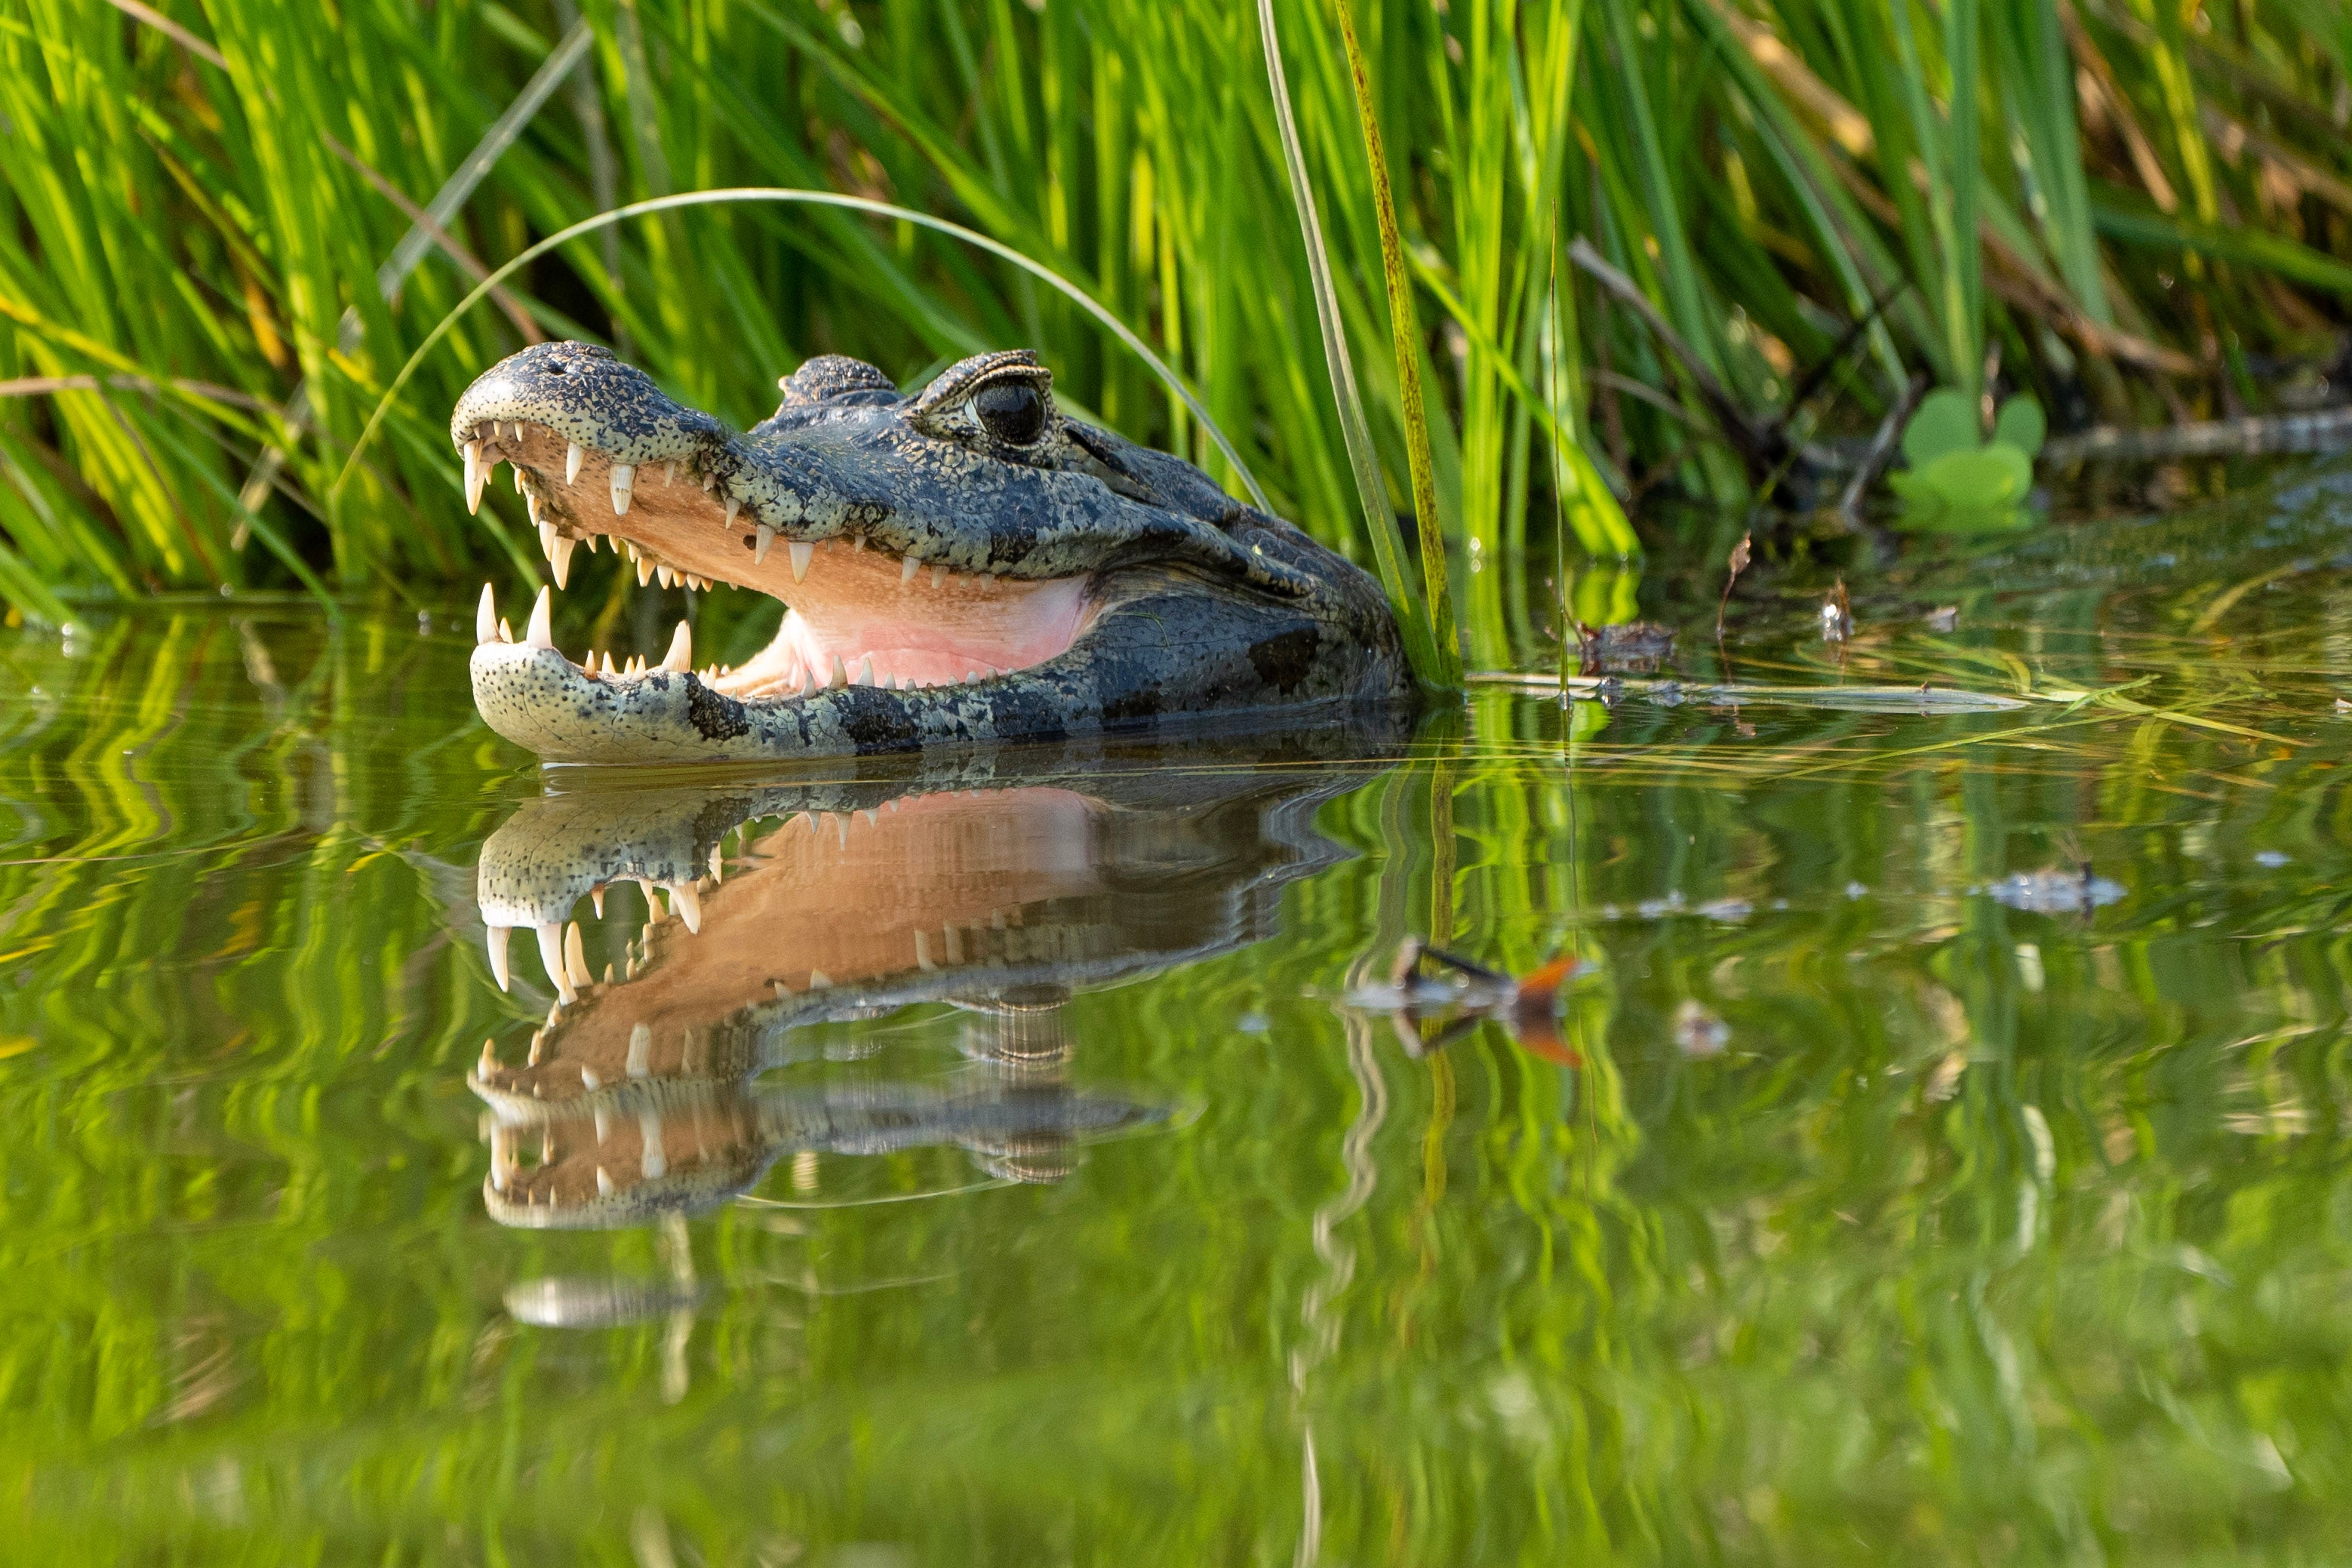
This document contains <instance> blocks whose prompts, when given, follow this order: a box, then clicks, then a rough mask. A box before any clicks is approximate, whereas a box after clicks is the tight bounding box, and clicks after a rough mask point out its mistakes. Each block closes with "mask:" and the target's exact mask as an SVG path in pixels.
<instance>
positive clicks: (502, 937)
mask: <svg viewBox="0 0 2352 1568" xmlns="http://www.w3.org/2000/svg"><path fill="white" fill-rule="evenodd" d="M489 933H490V978H491V979H493V980H495V981H497V982H498V983H499V990H501V991H504V990H505V989H506V988H507V928H506V927H505V926H492V927H490V928H489Z"/></svg>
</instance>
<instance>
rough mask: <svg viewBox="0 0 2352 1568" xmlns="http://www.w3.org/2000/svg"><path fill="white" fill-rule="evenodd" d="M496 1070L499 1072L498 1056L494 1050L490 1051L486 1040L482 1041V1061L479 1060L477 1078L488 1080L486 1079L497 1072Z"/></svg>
mask: <svg viewBox="0 0 2352 1568" xmlns="http://www.w3.org/2000/svg"><path fill="white" fill-rule="evenodd" d="M498 1070H499V1054H498V1052H496V1051H494V1050H492V1049H491V1048H490V1042H489V1041H488V1040H484V1041H483V1042H482V1060H481V1065H480V1069H479V1076H480V1077H483V1078H488V1077H489V1076H490V1075H491V1074H492V1073H494V1072H496V1071H498Z"/></svg>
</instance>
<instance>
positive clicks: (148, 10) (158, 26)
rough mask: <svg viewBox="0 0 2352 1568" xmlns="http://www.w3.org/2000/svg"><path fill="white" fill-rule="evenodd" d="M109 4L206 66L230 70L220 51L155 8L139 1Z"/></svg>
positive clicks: (118, 0) (113, 0) (111, 0)
mask: <svg viewBox="0 0 2352 1568" xmlns="http://www.w3.org/2000/svg"><path fill="white" fill-rule="evenodd" d="M108 3H109V4H110V5H112V6H113V7H114V8H115V9H116V10H118V11H120V12H121V13H122V14H123V15H124V16H129V17H131V19H132V20H134V21H139V22H144V23H146V24H147V26H151V27H152V28H154V29H155V30H156V31H157V32H159V33H161V34H163V36H164V37H167V38H169V39H171V40H172V41H173V43H175V44H177V45H179V46H180V47H182V48H184V49H185V50H187V51H188V53H190V54H192V55H194V56H195V57H196V58H198V59H200V60H202V61H204V62H205V64H206V65H213V66H218V67H219V68H221V69H223V70H226V69H228V61H227V60H226V59H224V58H221V52H220V51H219V50H218V49H216V48H215V47H212V46H211V45H210V44H208V43H206V42H205V41H204V40H203V39H202V38H199V37H196V36H195V35H194V33H191V32H190V31H188V30H187V29H186V28H185V27H183V26H180V24H178V23H177V22H174V21H173V20H172V18H171V17H169V16H164V15H163V13H162V12H161V11H158V10H156V9H155V8H154V7H153V6H152V5H141V4H140V3H139V0H108Z"/></svg>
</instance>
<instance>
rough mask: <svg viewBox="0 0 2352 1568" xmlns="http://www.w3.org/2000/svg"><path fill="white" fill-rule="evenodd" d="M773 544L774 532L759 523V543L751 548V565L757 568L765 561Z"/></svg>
mask: <svg viewBox="0 0 2352 1568" xmlns="http://www.w3.org/2000/svg"><path fill="white" fill-rule="evenodd" d="M775 542H776V531H775V530H774V529H772V528H770V527H769V526H768V525H767V524H766V523H764V522H763V523H761V525H760V534H759V542H758V543H756V544H754V545H752V546H751V564H752V565H754V566H757V565H759V564H760V563H761V562H763V561H765V560H767V558H768V551H769V548H770V547H771V546H772V545H773V544H774V543H775Z"/></svg>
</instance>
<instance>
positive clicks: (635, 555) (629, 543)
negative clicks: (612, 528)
mask: <svg viewBox="0 0 2352 1568" xmlns="http://www.w3.org/2000/svg"><path fill="white" fill-rule="evenodd" d="M621 548H622V549H624V550H625V551H627V552H629V559H630V560H631V561H642V560H644V559H645V557H644V555H643V554H641V553H640V552H638V550H637V542H636V541H635V540H634V539H624V540H622V541H621Z"/></svg>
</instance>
